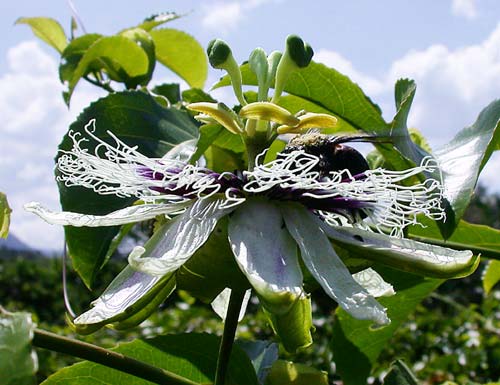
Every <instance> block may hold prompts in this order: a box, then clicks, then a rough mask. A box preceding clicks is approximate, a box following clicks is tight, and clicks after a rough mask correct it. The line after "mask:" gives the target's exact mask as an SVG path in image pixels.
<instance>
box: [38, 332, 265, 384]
mask: <svg viewBox="0 0 500 385" xmlns="http://www.w3.org/2000/svg"><path fill="white" fill-rule="evenodd" d="M218 346H219V338H217V337H216V336H213V335H208V334H195V333H190V334H178V335H174V334H168V335H164V336H159V337H155V338H151V339H145V340H135V341H133V342H129V343H123V344H120V345H119V346H118V347H117V348H115V349H112V350H114V351H116V352H119V353H122V354H124V355H127V356H129V357H132V358H136V359H138V360H141V361H144V362H147V363H149V364H151V365H154V366H157V367H160V368H163V369H165V370H168V371H170V372H173V373H175V374H178V375H179V376H182V377H184V378H187V379H189V380H191V381H194V382H196V383H200V384H208V383H213V381H214V377H215V367H216V361H217V352H218ZM69 383H71V384H74V385H94V384H96V383H100V384H107V385H121V384H127V385H150V384H151V383H150V382H148V381H145V380H141V379H139V378H137V377H134V376H131V375H129V374H125V373H123V372H120V371H117V370H115V369H110V368H107V367H105V366H102V365H99V364H95V363H92V362H88V361H85V362H81V363H78V364H75V365H72V366H69V367H67V368H64V369H61V370H59V371H58V372H57V373H55V374H53V375H52V376H50V377H49V378H48V379H47V380H46V381H44V382H43V385H56V384H69ZM242 384H245V385H258V381H257V377H256V375H255V371H254V369H253V366H252V363H251V362H250V360H249V359H248V357H247V356H246V354H245V353H244V352H243V351H242V350H241V349H240V348H238V346H234V347H233V349H232V351H231V358H230V361H229V368H228V372H227V379H226V385H242Z"/></svg>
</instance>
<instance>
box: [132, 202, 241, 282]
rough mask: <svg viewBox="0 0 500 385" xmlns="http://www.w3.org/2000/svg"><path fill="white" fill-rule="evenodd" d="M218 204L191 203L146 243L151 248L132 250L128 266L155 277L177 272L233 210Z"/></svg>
mask: <svg viewBox="0 0 500 385" xmlns="http://www.w3.org/2000/svg"><path fill="white" fill-rule="evenodd" d="M222 203H223V200H222V199H218V198H215V197H209V198H206V199H201V200H198V201H195V202H194V203H193V205H192V206H191V207H189V208H188V209H187V210H186V211H185V212H184V213H183V214H181V215H179V216H178V217H176V218H174V219H173V220H171V221H170V222H169V223H167V225H166V226H165V227H164V228H162V229H161V230H160V231H158V232H156V233H155V234H154V235H153V237H152V238H151V240H150V242H151V241H152V242H154V244H155V246H154V247H153V248H152V249H151V250H150V251H149V253H144V251H145V250H144V249H142V248H140V247H139V248H135V249H134V250H132V252H131V253H130V255H129V257H128V261H129V263H130V265H131V266H132V267H133V268H134V269H136V270H138V271H141V272H143V273H147V274H151V275H155V276H162V275H165V274H167V273H170V272H172V271H175V270H177V269H178V268H179V267H180V266H181V265H183V264H184V263H185V262H186V261H187V260H188V259H189V258H191V256H192V255H193V254H194V253H195V252H196V250H198V249H199V248H200V247H201V246H202V245H203V244H204V243H205V242H206V240H207V239H208V237H209V236H210V234H211V233H212V231H213V229H214V228H215V225H216V224H217V221H218V220H219V219H220V218H221V217H223V216H224V215H226V214H228V213H230V212H231V211H232V210H234V208H221V204H222ZM146 248H147V247H146Z"/></svg>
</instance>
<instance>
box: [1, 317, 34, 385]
mask: <svg viewBox="0 0 500 385" xmlns="http://www.w3.org/2000/svg"><path fill="white" fill-rule="evenodd" d="M35 326H36V325H35V324H34V323H33V321H32V320H31V314H29V313H9V312H7V311H6V310H5V309H3V308H2V307H0V378H1V379H2V384H4V385H29V384H35V383H36V381H35V377H34V375H35V373H36V371H37V370H38V360H37V356H36V353H35V352H34V351H33V350H32V348H31V341H32V339H33V331H34V329H35Z"/></svg>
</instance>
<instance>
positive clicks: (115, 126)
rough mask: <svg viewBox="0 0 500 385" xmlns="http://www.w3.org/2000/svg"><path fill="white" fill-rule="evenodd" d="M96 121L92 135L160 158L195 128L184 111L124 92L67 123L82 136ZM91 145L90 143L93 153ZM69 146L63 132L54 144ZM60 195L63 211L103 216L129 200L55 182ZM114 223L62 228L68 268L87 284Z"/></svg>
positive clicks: (102, 255) (112, 233)
mask: <svg viewBox="0 0 500 385" xmlns="http://www.w3.org/2000/svg"><path fill="white" fill-rule="evenodd" d="M91 119H96V130H95V132H94V134H95V135H96V136H97V137H99V138H101V139H103V140H105V141H108V142H110V141H111V143H112V139H111V137H110V136H109V134H108V131H111V132H113V134H114V135H116V136H117V137H118V138H119V139H120V140H122V141H123V142H125V143H126V144H128V145H130V146H136V145H137V146H138V151H139V152H141V153H142V154H144V155H146V156H149V157H162V156H163V155H164V154H165V153H166V152H167V151H168V150H170V149H171V148H172V147H174V146H175V145H176V144H179V143H180V142H183V141H185V140H189V139H194V138H196V136H197V135H198V127H197V125H196V123H195V122H194V121H193V119H192V118H191V117H190V116H189V115H188V114H187V113H185V112H182V111H179V110H176V109H174V108H163V107H161V106H160V105H159V104H158V103H156V102H155V100H154V98H153V97H151V96H150V95H148V94H146V93H143V92H137V91H126V92H120V93H116V94H110V95H108V96H106V97H105V98H102V99H99V100H98V101H96V102H94V103H92V104H91V105H90V106H89V107H87V108H86V109H85V110H84V111H83V113H82V114H81V115H80V116H79V117H78V119H77V120H76V121H75V122H74V123H73V124H72V125H71V126H70V130H72V131H73V132H79V133H81V134H82V135H83V136H86V135H87V134H86V133H85V131H84V126H85V125H86V124H87V123H88V122H89V121H90V120H91ZM95 145H96V143H92V142H89V143H88V146H89V151H90V152H92V151H93V149H94V148H95ZM72 146H73V142H72V140H71V138H70V137H69V136H68V135H66V136H65V137H64V139H63V141H62V143H61V145H60V146H59V149H60V150H69V149H71V148H72ZM58 186H59V194H60V200H61V205H62V208H63V210H65V211H74V212H79V213H85V214H95V215H104V214H107V213H110V212H111V211H114V210H118V209H120V208H124V207H126V206H129V205H131V204H132V203H133V201H134V200H135V199H134V198H118V197H116V196H113V195H98V194H96V193H95V192H93V191H92V190H89V189H86V188H83V187H66V186H65V185H64V184H62V183H59V185H58ZM118 231H119V227H117V226H114V227H102V228H85V227H81V228H75V227H70V226H67V227H66V228H65V234H66V240H67V243H68V248H69V254H70V256H71V258H72V261H73V266H74V268H75V270H76V271H77V272H78V274H79V275H80V276H81V278H82V279H83V281H84V282H85V284H86V285H87V286H88V287H91V286H92V283H93V281H94V279H95V275H96V273H97V272H98V270H99V269H100V268H101V266H102V263H103V261H104V258H105V255H106V253H107V251H108V249H109V246H110V243H111V241H112V240H113V238H114V237H115V235H116V234H117V233H118Z"/></svg>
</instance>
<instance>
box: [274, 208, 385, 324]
mask: <svg viewBox="0 0 500 385" xmlns="http://www.w3.org/2000/svg"><path fill="white" fill-rule="evenodd" d="M283 216H284V218H285V223H286V227H287V228H288V230H289V231H290V234H291V235H292V237H293V238H294V239H295V241H296V242H297V243H298V245H299V247H300V251H301V255H302V260H303V261H304V264H305V265H306V267H307V269H308V270H309V271H310V272H311V274H312V275H313V276H314V278H315V279H316V281H318V283H319V284H320V285H321V287H322V288H323V289H324V290H325V292H326V293H327V294H328V295H329V296H330V297H332V298H333V299H334V300H335V301H337V303H338V304H339V305H340V306H341V307H342V308H343V309H344V310H345V311H346V312H348V313H349V314H350V315H352V316H353V317H354V318H357V319H369V320H372V321H373V322H375V323H377V324H379V325H385V324H388V323H390V320H389V318H388V317H387V314H386V309H384V308H383V307H382V305H380V304H379V303H378V302H377V301H376V300H375V299H374V298H373V297H372V296H371V295H370V294H369V293H368V292H367V291H366V290H365V289H364V288H363V287H362V286H361V285H360V284H359V283H357V282H356V281H355V280H354V279H353V277H352V275H351V273H350V272H349V270H348V269H347V267H346V266H345V265H344V263H343V262H342V260H341V259H340V258H339V256H338V255H337V254H336V253H335V250H333V247H332V245H331V244H330V241H329V240H328V238H327V236H326V235H325V233H324V232H323V230H322V229H321V228H320V227H319V226H318V225H317V223H316V221H315V218H314V214H312V213H310V212H309V211H307V210H306V209H305V208H304V207H301V206H298V205H296V206H292V205H286V206H283Z"/></svg>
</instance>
